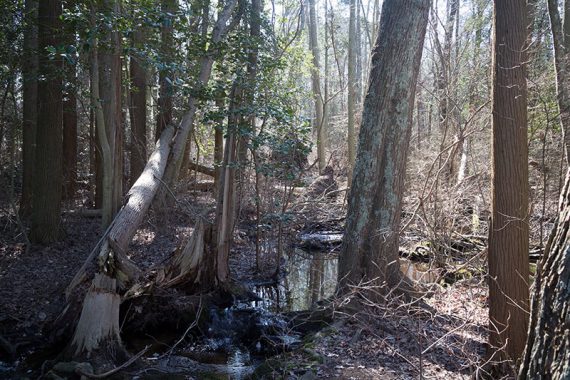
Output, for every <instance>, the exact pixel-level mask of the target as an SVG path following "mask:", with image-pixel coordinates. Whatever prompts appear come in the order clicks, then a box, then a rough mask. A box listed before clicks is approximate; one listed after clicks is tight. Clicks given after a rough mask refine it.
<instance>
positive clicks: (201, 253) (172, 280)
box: [156, 219, 216, 292]
mask: <svg viewBox="0 0 570 380" xmlns="http://www.w3.org/2000/svg"><path fill="white" fill-rule="evenodd" d="M211 243H212V226H211V224H209V223H207V222H204V221H203V220H202V219H198V222H197V223H196V228H195V229H194V232H193V233H192V235H191V236H190V239H189V240H188V242H187V244H185V245H184V246H182V247H181V248H179V249H178V250H176V252H175V253H174V256H173V258H172V260H171V262H170V264H169V265H168V266H167V267H166V268H165V269H163V270H161V271H160V272H159V275H158V277H157V281H156V282H157V283H158V284H160V285H161V286H162V287H167V288H170V287H174V286H181V287H183V288H184V290H187V291H190V292H199V291H203V290H204V291H207V290H211V289H214V287H215V285H216V281H215V280H216V275H215V273H216V272H215V268H216V263H215V261H214V260H211V259H210V258H212V257H213V255H212V253H211Z"/></svg>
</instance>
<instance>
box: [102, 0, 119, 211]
mask: <svg viewBox="0 0 570 380" xmlns="http://www.w3.org/2000/svg"><path fill="white" fill-rule="evenodd" d="M100 11H101V12H102V13H103V14H104V15H105V16H106V17H109V18H111V19H113V18H115V17H118V15H119V14H120V5H119V2H118V1H117V0H103V1H102V2H101V3H100ZM101 41H102V45H103V46H104V47H102V48H101V49H99V71H100V73H99V91H100V96H101V101H102V102H101V103H102V106H103V113H104V115H105V128H106V130H107V137H108V140H109V146H110V148H111V157H112V162H113V173H112V178H113V194H112V213H113V215H115V214H116V213H117V211H118V210H119V208H120V207H121V202H122V197H123V144H122V142H123V133H122V97H121V88H122V84H121V68H122V66H121V40H120V35H119V32H118V31H117V30H116V28H114V27H113V26H112V25H111V28H109V29H107V30H105V32H104V33H103V36H102V40H101ZM103 202H105V201H104V200H103Z"/></svg>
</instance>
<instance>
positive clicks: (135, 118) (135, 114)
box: [130, 26, 147, 183]
mask: <svg viewBox="0 0 570 380" xmlns="http://www.w3.org/2000/svg"><path fill="white" fill-rule="evenodd" d="M139 28H143V27H142V26H139ZM144 42H145V39H144V32H143V30H140V29H139V30H135V31H134V32H133V47H134V48H135V50H136V49H141V48H142V44H143V43H144ZM140 60H141V58H140V56H137V54H132V55H131V57H130V63H131V64H130V72H131V96H130V97H131V109H130V116H131V131H132V133H131V136H132V138H131V173H130V176H131V183H134V181H135V180H136V179H137V178H138V177H139V176H140V174H141V173H142V171H143V169H144V166H145V164H146V145H147V144H146V86H147V72H146V69H145V67H144V65H143V64H142V63H141V61H140Z"/></svg>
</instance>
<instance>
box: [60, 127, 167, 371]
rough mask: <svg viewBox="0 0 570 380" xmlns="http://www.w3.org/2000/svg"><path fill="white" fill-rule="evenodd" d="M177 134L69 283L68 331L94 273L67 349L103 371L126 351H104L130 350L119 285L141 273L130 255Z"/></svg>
mask: <svg viewBox="0 0 570 380" xmlns="http://www.w3.org/2000/svg"><path fill="white" fill-rule="evenodd" d="M173 135H174V128H173V127H168V128H166V129H165V130H164V131H163V133H162V136H161V137H160V139H159V140H158V142H157V145H156V149H155V151H154V153H153V154H152V155H151V157H150V159H149V160H148V162H147V164H146V167H145V169H144V170H143V172H142V174H141V176H140V177H139V178H138V179H137V181H136V182H135V183H134V185H133V187H132V188H131V189H130V191H129V192H128V194H127V200H126V203H125V205H124V206H123V207H122V208H121V210H120V211H119V213H118V214H117V216H116V217H115V219H114V220H113V222H112V223H111V225H110V226H109V228H108V229H107V231H106V232H105V234H104V235H103V237H102V238H101V240H100V242H99V244H97V246H96V247H95V249H94V250H93V251H92V252H91V254H90V255H89V257H88V258H87V260H86V262H85V264H84V265H83V267H81V269H80V270H79V272H78V273H77V274H76V275H75V277H74V278H73V280H72V281H71V283H70V285H69V286H68V288H67V290H66V297H67V299H68V302H69V305H68V307H66V309H65V310H64V312H63V313H62V315H61V316H60V317H59V318H58V321H59V323H58V321H56V325H60V326H62V325H63V329H64V330H66V329H68V328H72V327H73V325H75V322H76V317H77V315H76V312H77V311H78V308H77V307H75V306H74V305H77V304H78V301H77V299H78V298H79V297H80V294H81V293H82V292H80V291H79V288H80V287H81V286H80V285H82V284H85V283H86V281H88V280H89V279H90V278H93V281H92V284H91V288H90V289H89V291H88V292H87V294H86V296H85V299H84V301H83V308H82V311H81V317H80V318H79V323H78V325H77V328H76V329H75V333H74V337H73V340H72V344H71V346H70V347H69V348H68V350H67V352H66V354H67V356H70V357H75V358H84V357H89V358H96V359H94V361H95V364H96V365H97V369H100V370H103V369H105V367H106V364H113V362H115V361H116V360H119V359H120V356H121V355H117V356H112V357H110V356H107V355H102V354H103V353H104V352H106V351H109V350H111V351H113V350H115V351H114V352H117V353H120V352H123V351H124V350H123V348H122V344H121V340H120V337H119V335H118V328H117V327H116V326H118V323H119V312H118V308H119V305H120V296H119V295H118V290H119V289H123V288H124V287H125V285H126V283H127V282H129V281H130V280H133V279H135V278H136V277H137V275H138V273H139V270H138V268H137V267H136V266H135V265H134V264H133V263H132V262H131V261H130V260H129V259H128V257H127V256H126V252H127V249H128V245H129V243H130V241H131V240H132V238H133V236H134V234H135V232H136V230H137V229H138V227H139V225H140V224H141V222H142V221H143V219H144V217H145V215H146V212H147V211H148V209H149V207H150V205H151V203H152V200H153V198H154V196H155V194H156V192H157V190H158V188H159V186H160V183H161V178H162V176H163V175H164V170H165V168H166V161H167V159H168V155H169V153H170V144H169V143H170V141H171V140H172V137H173ZM74 310H75V312H74ZM66 325H67V326H66ZM59 330H60V331H61V329H59ZM103 342H104V343H105V345H106V346H105V349H104V350H102V351H101V352H99V351H97V350H98V349H99V348H102V346H101V344H102V343H103ZM90 360H91V359H90Z"/></svg>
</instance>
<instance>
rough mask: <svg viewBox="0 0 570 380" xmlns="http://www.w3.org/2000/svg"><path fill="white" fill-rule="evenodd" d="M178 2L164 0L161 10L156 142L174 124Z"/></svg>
mask: <svg viewBox="0 0 570 380" xmlns="http://www.w3.org/2000/svg"><path fill="white" fill-rule="evenodd" d="M177 8H178V7H177V1H176V0H162V1H161V10H162V15H163V20H162V26H161V29H160V40H161V41H160V50H161V55H160V56H161V59H162V60H163V61H164V62H163V68H162V69H161V70H160V71H159V79H158V82H159V86H160V88H159V92H158V114H157V118H156V119H157V120H156V134H155V136H156V140H158V138H159V137H160V134H161V133H162V131H163V130H164V129H165V128H166V127H167V126H168V125H171V124H172V93H173V88H172V81H173V80H174V78H173V71H172V70H170V69H169V67H170V64H171V63H172V61H173V60H174V52H175V48H176V47H175V46H174V36H173V21H174V17H173V15H174V14H175V12H176V10H177Z"/></svg>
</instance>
